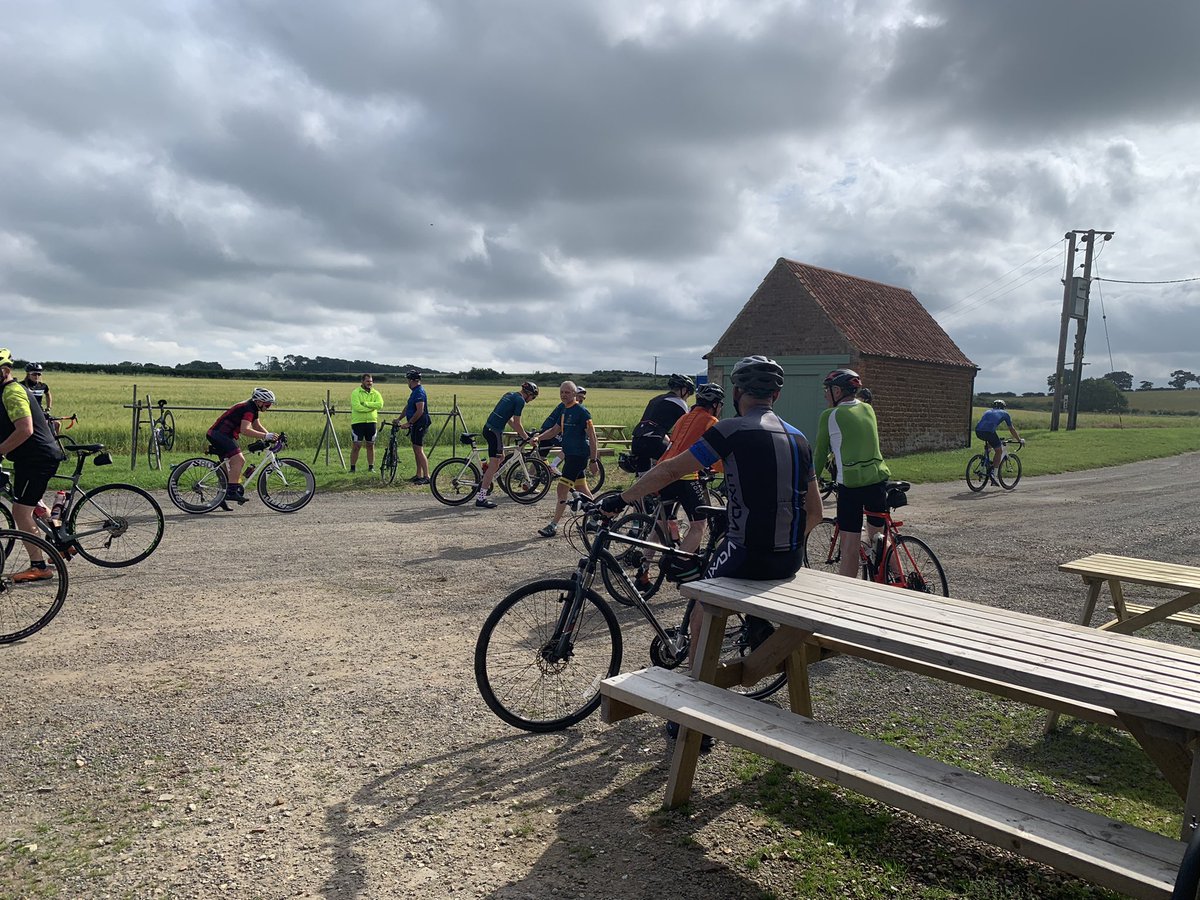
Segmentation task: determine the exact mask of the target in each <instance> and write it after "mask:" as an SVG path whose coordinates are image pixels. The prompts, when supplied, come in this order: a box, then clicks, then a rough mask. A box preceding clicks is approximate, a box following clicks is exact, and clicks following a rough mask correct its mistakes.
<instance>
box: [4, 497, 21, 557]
mask: <svg viewBox="0 0 1200 900" xmlns="http://www.w3.org/2000/svg"><path fill="white" fill-rule="evenodd" d="M0 529H4V530H6V531H16V530H17V523H16V520H15V519H13V514H12V510H11V509H9V508H8V506H7V505H6V504H4V503H0ZM14 540H15V538H12V537H9V538H5V539H4V540H3V541H0V552H3V553H4V557H5V559H7V558H8V554H10V553H11V552H12V548H13V541H14Z"/></svg>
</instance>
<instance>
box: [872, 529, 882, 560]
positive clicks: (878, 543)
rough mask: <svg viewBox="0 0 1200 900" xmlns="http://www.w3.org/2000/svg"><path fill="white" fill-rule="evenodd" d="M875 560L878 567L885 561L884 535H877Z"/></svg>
mask: <svg viewBox="0 0 1200 900" xmlns="http://www.w3.org/2000/svg"><path fill="white" fill-rule="evenodd" d="M873 559H874V560H875V564H876V565H879V563H880V562H882V561H883V535H882V534H877V535H875V550H874V556H873Z"/></svg>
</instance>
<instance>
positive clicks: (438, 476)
mask: <svg viewBox="0 0 1200 900" xmlns="http://www.w3.org/2000/svg"><path fill="white" fill-rule="evenodd" d="M464 473H465V474H467V475H469V476H470V478H471V481H470V484H466V483H464V482H463V475H464ZM479 481H480V474H479V467H478V466H476V465H475V463H473V462H471V461H470V460H469V459H464V458H463V457H461V456H452V457H450V458H449V459H447V460H443V461H442V462H440V463H438V464H437V467H436V468H435V469H434V470H433V474H432V475H430V476H429V490H430V491H431V492H432V493H433V496H434V497H436V498H437V500H438V502H440V503H445V504H446V505H447V506H462V505H463V504H464V503H466V502H467V501H468V500H470V499H471V498H472V497H474V496H475V495H476V494H478V493H479Z"/></svg>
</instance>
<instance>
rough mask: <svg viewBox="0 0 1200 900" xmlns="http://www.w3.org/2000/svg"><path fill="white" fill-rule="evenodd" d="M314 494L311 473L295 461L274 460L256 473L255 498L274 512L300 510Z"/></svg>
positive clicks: (315, 480)
mask: <svg viewBox="0 0 1200 900" xmlns="http://www.w3.org/2000/svg"><path fill="white" fill-rule="evenodd" d="M316 492H317V479H316V478H315V477H314V476H313V470H312V469H310V468H309V467H308V466H306V465H305V464H304V463H302V462H300V460H298V459H291V458H282V459H276V460H275V464H274V465H270V466H265V467H263V469H262V471H260V472H259V473H258V497H259V499H260V500H262V502H263V503H265V504H266V505H267V506H269V507H271V509H273V510H275V512H281V513H291V512H296V511H297V510H299V509H304V507H306V506H308V501H309V500H311V499H312V498H313V495H314V494H316Z"/></svg>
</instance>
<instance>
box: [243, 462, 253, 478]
mask: <svg viewBox="0 0 1200 900" xmlns="http://www.w3.org/2000/svg"><path fill="white" fill-rule="evenodd" d="M254 468H255V466H254V463H250V465H248V466H246V471H245V472H243V473H242V477H243V478H249V477H250V476H251V475H253V474H254Z"/></svg>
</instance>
